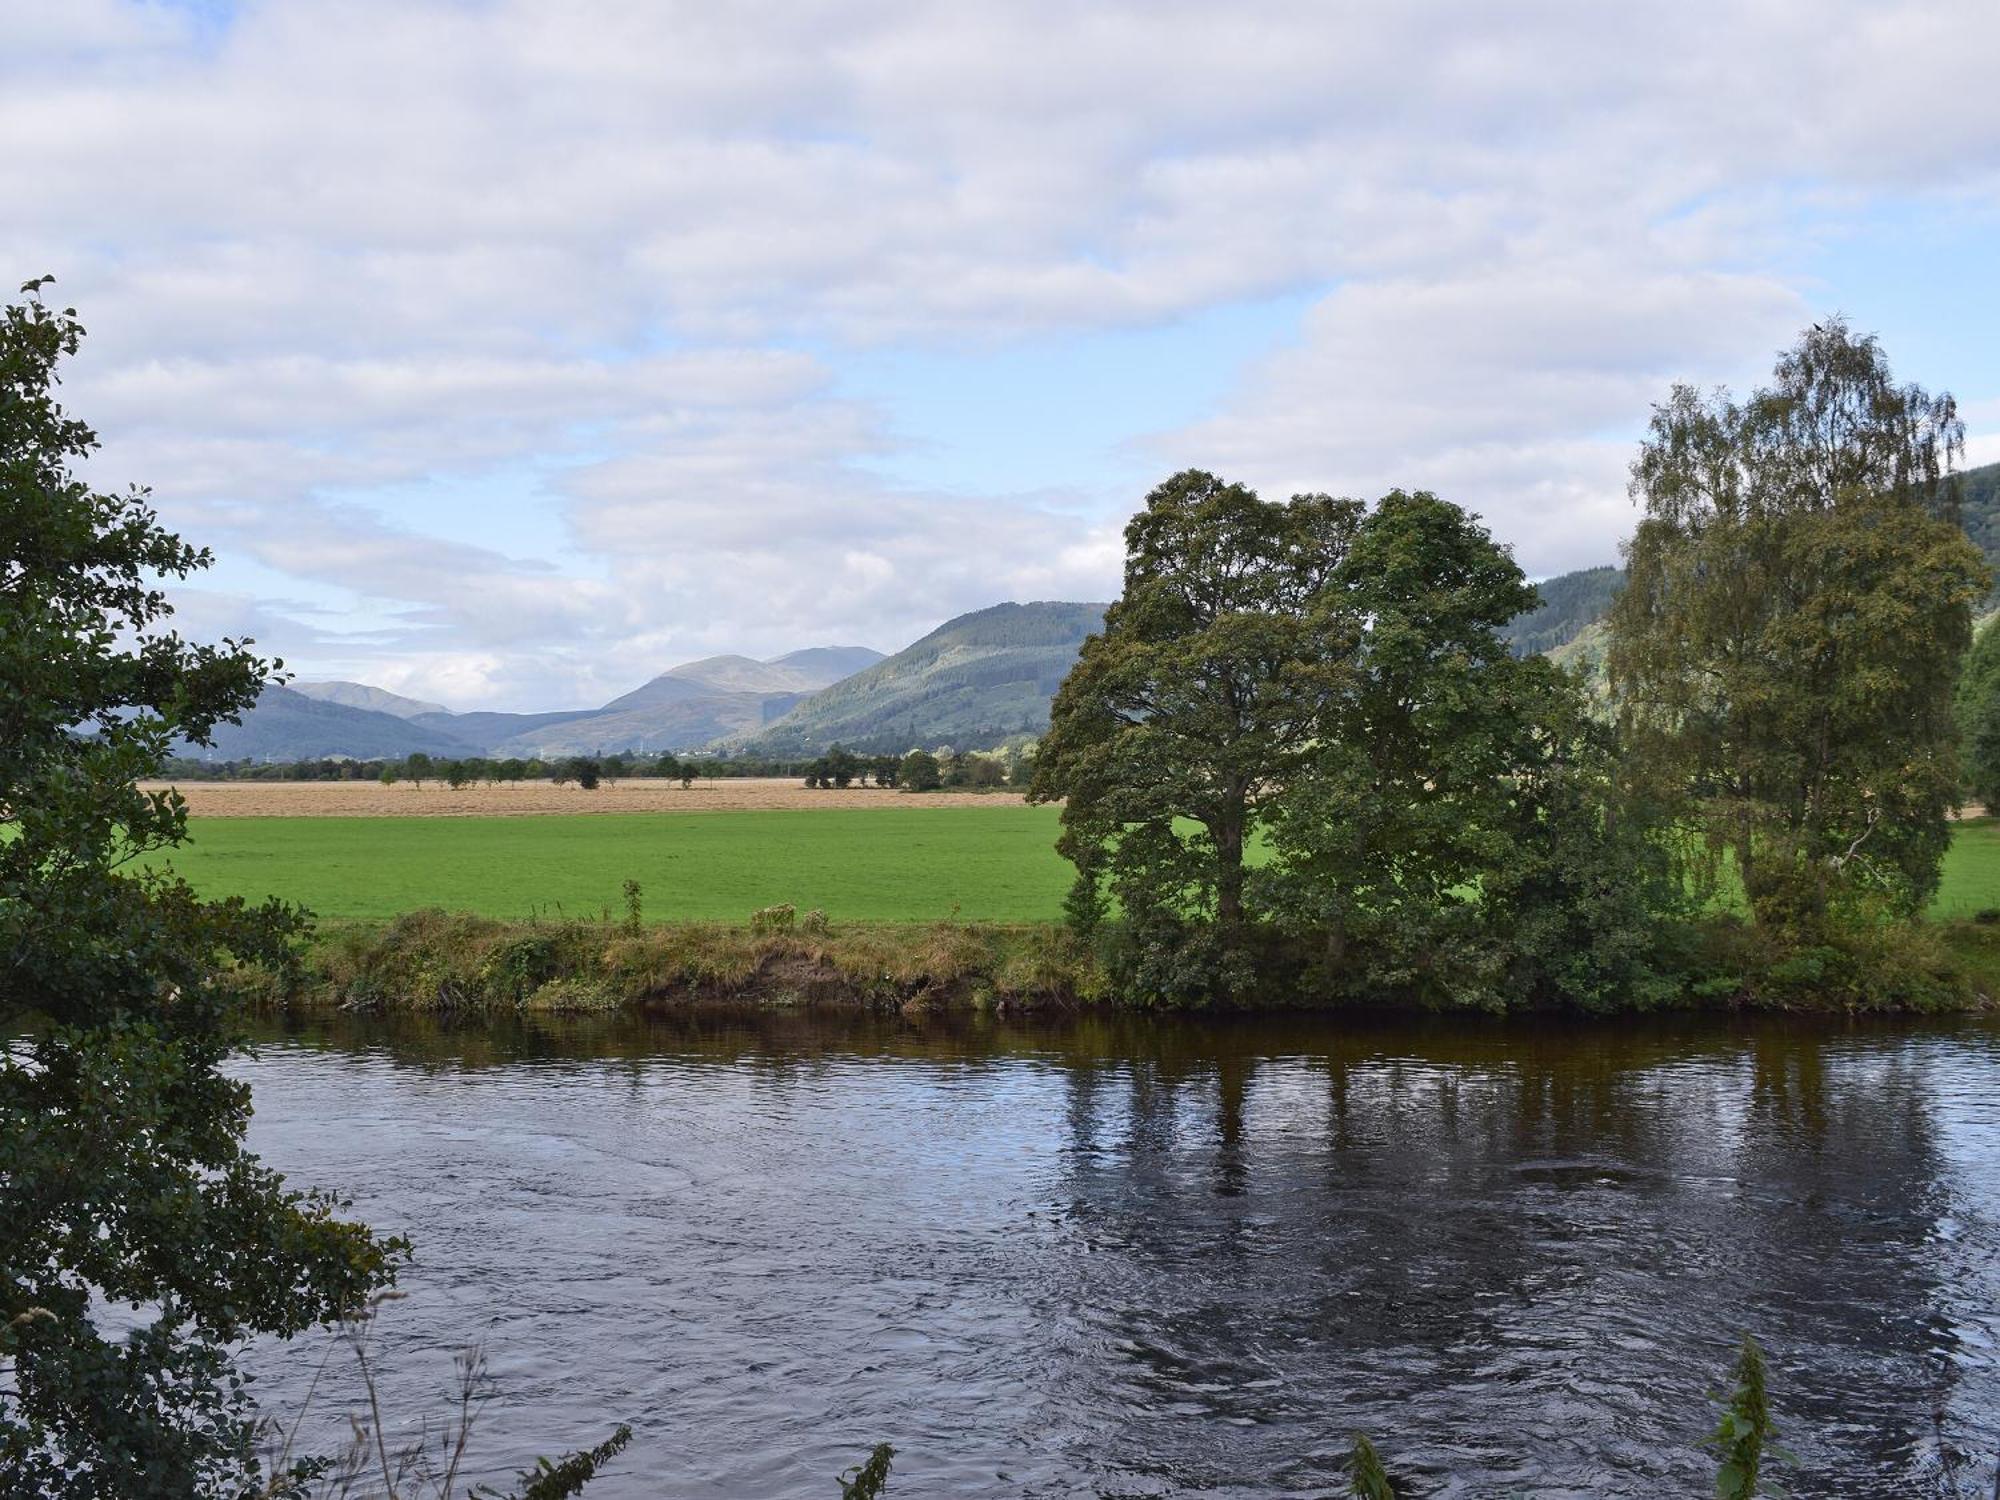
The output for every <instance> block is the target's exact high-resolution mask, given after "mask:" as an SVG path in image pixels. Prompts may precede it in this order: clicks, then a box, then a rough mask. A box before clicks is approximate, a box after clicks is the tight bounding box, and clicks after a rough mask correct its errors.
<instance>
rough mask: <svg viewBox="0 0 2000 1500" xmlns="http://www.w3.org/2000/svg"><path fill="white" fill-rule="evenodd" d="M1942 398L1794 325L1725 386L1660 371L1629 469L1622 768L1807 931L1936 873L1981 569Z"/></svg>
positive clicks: (1858, 344)
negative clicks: (1793, 340)
mask: <svg viewBox="0 0 2000 1500" xmlns="http://www.w3.org/2000/svg"><path fill="white" fill-rule="evenodd" d="M1961 445H1962V436H1961V428H1960V425H1959V422H1958V418H1957V413H1956V410H1955V408H1954V406H1953V404H1952V401H1951V398H1950V397H1949V396H1937V397H1933V396H1930V395H1928V394H1926V393H1925V392H1924V391H1923V390H1922V389H1920V388H1918V387H1916V386H1897V385H1895V384H1894V383H1893V382H1892V381H1891V379H1890V376H1889V369H1888V365H1887V362H1886V360H1885V359H1884V358H1883V356H1882V353H1881V350H1880V349H1879V348H1878V347H1877V345H1876V344H1875V342H1874V340H1872V339H1861V338H1856V337H1854V336H1853V335H1851V334H1850V333H1849V332H1848V330H1847V329H1846V327H1845V326H1844V325H1842V324H1840V323H1838V322H1833V323H1828V324H1824V325H1819V326H1816V327H1815V328H1813V329H1812V330H1811V331H1809V332H1808V333H1807V334H1806V335H1805V336H1804V337H1803V338H1801V340H1800V341H1799V343H1798V344H1797V346H1796V347H1794V348H1793V349H1792V350H1790V351H1788V352H1787V353H1786V354H1785V355H1784V356H1783V357H1782V358H1781V359H1780V361H1779V363H1778V366H1777V369H1776V372H1775V376H1774V384H1773V385H1772V386H1771V387H1770V388H1769V389H1765V390H1760V391H1758V392H1756V393H1755V394H1754V395H1753V396H1752V397H1751V398H1750V399H1749V400H1748V401H1747V402H1745V403H1743V404H1741V405H1738V404H1737V403H1735V402H1734V401H1732V400H1731V399H1729V398H1728V396H1727V395H1726V394H1719V395H1717V396H1715V397H1713V398H1705V397H1703V396H1701V395H1700V394H1698V393H1697V392H1695V391H1693V390H1691V389H1689V388H1687V387H1680V388H1677V389H1676V390H1675V392H1674V394H1673V397H1672V398H1671V400H1670V401H1669V402H1668V403H1667V404H1666V405H1665V406H1662V407H1660V408H1658V409H1657V410H1656V411H1655V413H1654V417H1653V423H1652V431H1651V436H1650V438H1649V439H1648V441H1647V443H1646V444H1645V446H1644V447H1643V448H1642V449H1641V452H1640V455H1639V459H1638V461H1637V463H1636V464H1635V465H1634V467H1633V491H1634V493H1635V495H1637V496H1638V497H1639V498H1640V499H1641V500H1642V501H1643V502H1644V503H1645V506H1646V515H1645V518H1644V519H1643V520H1642V521H1641V522H1640V525H1639V529H1638V533H1637V535H1636V536H1635V537H1634V539H1633V541H1632V543H1631V546H1630V548H1629V550H1628V573H1629V582H1628V583H1627V586H1626V588H1625V591H1624V592H1623V593H1622V594H1621V595H1620V596H1619V599H1618V602H1617V604H1616V605H1615V606H1614V608H1613V610H1612V615H1611V644H1610V651H1609V661H1608V666H1609V673H1610V679H1611V683H1612V686H1613V691H1614V694H1615V699H1616V702H1617V705H1618V708H1619V712H1620V715H1621V723H1622V725H1623V728H1624V732H1625V735H1626V739H1627V744H1628V746H1629V748H1630V750H1631V753H1632V756H1633V763H1634V765H1635V766H1636V767H1637V768H1638V769H1639V770H1640V771H1641V772H1642V774H1643V776H1644V778H1645V780H1646V782H1647V784H1648V785H1649V787H1650V789H1651V790H1652V792H1653V793H1654V794H1655V795H1657V796H1658V797H1659V798H1660V799H1661V800H1662V801H1663V802H1664V803H1665V804H1666V805H1667V806H1669V807H1670V808H1672V809H1673V810H1674V812H1675V813H1676V815H1677V816H1679V817H1681V818H1684V819H1685V820H1687V822H1688V823H1689V824H1691V825H1692V826H1693V827H1695V828H1697V829H1698V830H1699V831H1700V833H1701V834H1702V836H1703V845H1702V847H1703V849H1704V851H1705V858H1704V859H1703V860H1702V861H1701V862H1700V863H1699V865H1698V866H1697V868H1696V873H1697V874H1699V875H1700V876H1702V877H1703V878H1704V879H1705V880H1706V881H1707V882H1708V883H1709V884H1710V885H1711V886H1712V885H1713V882H1714V880H1715V878H1716V875H1717V871H1718V870H1719V868H1720V862H1721V856H1722V855H1723V853H1724V852H1725V851H1727V852H1728V853H1729V855H1730V856H1731V857H1732V858H1733V860H1734V865H1735V869H1736V871H1737V872H1738V874H1739V876H1740V878H1741V880H1742V882H1743V887H1744V890H1745V892H1746V895H1747V898H1748V901H1749V904H1750V908H1751V910H1752V912H1753V913H1754V914H1755V915H1756V917H1757V919H1758V920H1759V921H1763V922H1772V923H1777V924H1781V925H1788V926H1794V927H1801V928H1814V927H1818V926H1821V925H1823V924H1824V923H1826V922H1827V921H1828V920H1829V919H1834V920H1849V919H1851V918H1850V917H1849V915H1848V913H1847V911H1846V908H1847V907H1849V906H1850V905H1852V904H1854V903H1856V902H1861V903H1863V904H1866V905H1870V906H1883V907H1886V908H1887V909H1889V910H1891V911H1896V912H1903V913H1909V912H1914V911H1918V910H1921V909H1922V907H1923V906H1924V905H1925V903H1926V902H1928V901H1929V900H1930V898H1931V896H1932V895H1933V894H1934V893H1935V891H1936V889H1937V881H1938V868H1939V861H1940V858H1941V856H1942V854H1943V852H1944V849H1945V846H1946V844H1947V842H1948V839H1949V830H1948V826H1947V822H1946V816H1947V812H1948V810H1949V808H1950V806H1951V804H1952V802H1953V800H1954V798H1955V796H1956V792H1957V779H1958V773H1957V766H1956V757H1955V754H1954V745H1953V740H1954V725H1953V720H1952V712H1951V708H1952V690H1953V684H1954V679H1955V676H1956V673H1957V668H1958V663H1959V658H1960V656H1961V654H1962V653H1963V651H1964V649H1965V647H1966V644H1967V642H1968V640H1969V638H1970V620H1971V613H1970V611H1971V606H1972V603H1973V601H1974V600H1976V599H1977V598H1979V597H1980V596H1981V595H1982V594H1984V593H1985V591H1986V589H1987V587H1988V585H1989V577H1988V574H1987V570H1986V568H1985V565H1984V564H1983V562H1982V561H1981V560H1980V557H1979V554H1978V550H1977V549H1976V548H1975V547H1974V546H1973V545H1972V544H1971V543H1970V542H1969V541H1968V540H1967V539H1966V537H1965V535H1964V534H1963V532H1962V531H1961V530H1960V529H1959V527H1958V525H1957V524H1956V521H1957V516H1956V510H1955V491H1954V488H1953V486H1952V484H1951V483H1950V479H1949V472H1950V467H1951V464H1952V461H1953V460H1954V458H1955V457H1956V455H1957V453H1958V451H1959V449H1960V447H1961Z"/></svg>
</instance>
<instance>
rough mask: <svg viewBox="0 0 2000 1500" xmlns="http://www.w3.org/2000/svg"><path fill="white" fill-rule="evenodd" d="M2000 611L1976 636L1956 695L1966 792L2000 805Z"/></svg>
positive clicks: (1991, 805)
mask: <svg viewBox="0 0 2000 1500" xmlns="http://www.w3.org/2000/svg"><path fill="white" fill-rule="evenodd" d="M1996 626H2000V615H1996V616H1995V617H1994V618H1993V619H1991V620H1988V621H1987V622H1986V624H1985V625H1984V626H1982V627H1981V628H1980V631H1979V634H1978V635H1977V636H1976V637H1975V638H1974V639H1973V642H1972V649H1971V650H1970V651H1969V652H1967V653H1966V656H1965V664H1964V666H1963V667H1962V668H1961V669H1960V672H1959V677H1958V687H1957V689H1956V690H1955V692H1954V694H1953V697H1952V714H1953V717H1954V719H1955V720H1956V722H1957V725H1958V734H1959V746H1960V763H1961V776H1962V778H1963V786H1964V789H1965V792H1966V794H1967V795H1968V796H1970V797H1971V798H1972V799H1973V800H1974V801H1976V802H1978V803H1980V804H1982V805H1983V806H1985V807H1987V808H1988V809H2000V629H1996V628H1995V627H1996Z"/></svg>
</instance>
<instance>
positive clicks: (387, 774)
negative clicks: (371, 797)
mask: <svg viewBox="0 0 2000 1500" xmlns="http://www.w3.org/2000/svg"><path fill="white" fill-rule="evenodd" d="M375 779H376V780H377V781H379V782H381V783H382V785H384V786H394V785H395V784H396V768H395V766H394V765H391V764H386V763H385V764H384V765H383V767H382V770H381V773H380V774H379V775H378V776H377V777H376V778H375Z"/></svg>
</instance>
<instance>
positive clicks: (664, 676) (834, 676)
mask: <svg viewBox="0 0 2000 1500" xmlns="http://www.w3.org/2000/svg"><path fill="white" fill-rule="evenodd" d="M881 659H882V653H881V652H879V651H871V650H869V649H868V648H867V647H866V646H812V647H808V648H807V649H806V650H803V651H793V652H791V653H789V654H788V655H785V656H778V657H773V658H772V659H771V660H769V661H757V660H754V659H753V658H751V657H748V656H709V657H704V658H702V660H700V661H690V662H683V663H681V665H679V666H678V667H671V668H669V669H668V670H667V671H665V672H662V673H661V674H660V675H659V676H658V677H655V678H654V679H653V680H652V681H651V682H648V683H645V684H643V685H642V686H640V687H636V688H634V689H633V690H632V691H631V692H629V693H626V694H623V695H622V696H620V697H617V698H613V699H612V700H611V701H610V702H609V703H607V704H605V705H604V708H603V710H602V712H604V713H607V714H623V713H629V712H630V711H632V710H633V709H638V708H655V707H660V706H663V705H666V704H681V703H689V702H692V701H694V700H696V699H702V698H714V697H718V696H742V695H753V696H754V695H760V694H761V695H765V696H770V695H774V694H778V693H794V694H798V695H800V696H804V695H805V694H807V693H816V692H818V691H819V690H820V689H821V688H824V687H831V686H833V684H834V683H836V682H838V681H840V680H841V678H843V677H849V676H852V675H853V674H854V673H856V672H859V671H861V670H862V669H863V668H864V667H869V666H873V665H874V664H875V663H876V662H878V661H880V660H881Z"/></svg>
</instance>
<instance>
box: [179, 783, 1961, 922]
mask: <svg viewBox="0 0 2000 1500" xmlns="http://www.w3.org/2000/svg"><path fill="white" fill-rule="evenodd" d="M191 831H192V835H193V837H192V841H191V842H190V843H189V845H188V846H187V847H186V848H185V849H182V850H181V851H180V852H179V853H178V854H176V856H175V858H174V863H175V864H176V865H177V866H178V867H179V868H180V869H181V870H182V871H183V872H184V873H185V874H186V875H187V877H188V878H189V879H190V880H191V881H192V882H193V883H194V884H195V885H196V887H197V888H199V889H200V890H201V891H203V892H204V893H205V894H208V895H218V896H221V895H241V896H250V897H261V896H266V895H279V896H284V897H286V898H288V899H290V900H293V901H297V902H300V903H302V904H304V905H305V906H308V907H310V908H311V909H312V910H313V911H314V912H316V913H318V914H319V915H320V916H322V917H327V918H331V919H336V920H339V919H356V918H359V919H371V918H385V917H393V916H396V915H398V914H399V913H402V912H406V911H414V910H416V909H418V908H421V907H426V906H441V907H444V908H446V909H447V910H451V911H471V912H478V913H481V914H482V915H485V916H493V917H508V918H513V917H528V916H533V915H550V916H563V915H566V916H589V915H594V914H596V913H598V912H600V911H602V910H604V909H605V908H607V907H609V908H611V909H613V910H619V909H621V908H622V904H623V902H622V897H621V895H620V888H621V886H622V885H623V883H624V882H625V881H626V880H628V879H631V880H636V881H638V882H639V884H640V886H641V887H642V888H643V890H644V893H645V894H644V902H645V913H646V917H647V919H648V920H651V921H669V920H675V919H686V920H721V921H731V920H736V921H740V920H742V919H743V918H746V917H748V916H749V914H750V913H751V912H753V911H755V910H756V909H757V908H758V907H760V906H771V905H775V904H777V903H779V902H790V903H791V904H793V905H794V906H796V907H797V908H798V909H799V910H800V911H807V910H810V909H811V908H813V907H819V908H820V909H822V910H823V911H825V912H826V913H827V915H828V916H830V917H834V918H838V919H842V920H847V921H887V922H915V921H932V920H936V919H939V918H943V917H949V916H951V915H952V914H953V910H954V908H956V909H957V913H958V915H960V916H962V917H964V918H965V919H967V920H969V921H991V922H1025V921H1037V920H1045V919H1046V920H1054V919H1055V918H1057V917H1059V916H1060V915H1061V911H1062V897H1063V892H1064V891H1065V890H1066V889H1067V888H1068V885H1069V874H1070V872H1069V867H1068V866H1067V865H1066V864H1064V863H1063V862H1062V860H1060V859H1059V858H1057V856H1056V853H1055V849H1054V847H1053V845H1054V843H1055V836H1056V812H1055V810H1054V809H1053V808H1048V807H1019V806H996V807H990V808H984V807H982V808H935V809H933V808H924V809H911V810H907V811H905V810H901V809H894V808H884V809H882V810H879V811H877V810H871V809H857V810H852V811H849V810H845V809H842V810H837V811H824V812H792V811H773V812H721V813H671V814H661V813H631V814H623V813H593V814H588V815H582V816H576V817H562V816H553V817H531V818H200V819H195V820H193V822H192V825H191ZM1989 908H2000V822H1996V821H1995V820H1993V819H1989V818H1981V819H1978V820H1976V821H1970V822H1967V823H1964V824H1961V825H1960V827H1959V831H1958V837H1957V840H1956V842H1955V843H1954V844H1953V846H1952V849H1951V852H1950V854H1949V855H1948V856H1947V857H1946V860H1945V871H1944V889H1943V891H1942V892H1941V893H1940V894H1939V897H1938V901H1937V904H1936V906H1935V907H1934V908H1933V914H1934V915H1937V916H1968V915H1970V914H1971V913H1973V912H1976V911H1981V910H1985V909H1989Z"/></svg>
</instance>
